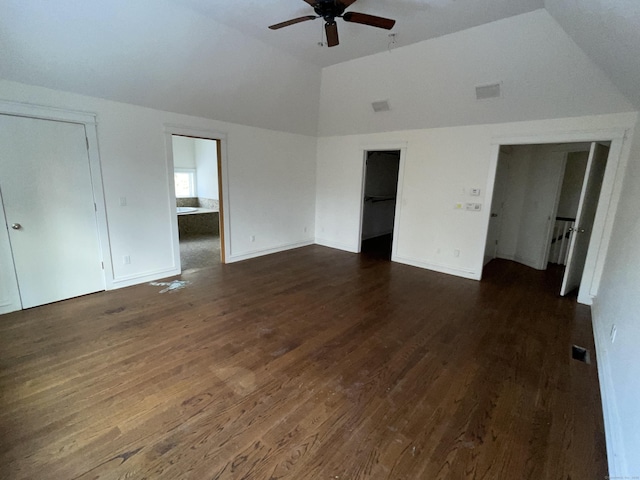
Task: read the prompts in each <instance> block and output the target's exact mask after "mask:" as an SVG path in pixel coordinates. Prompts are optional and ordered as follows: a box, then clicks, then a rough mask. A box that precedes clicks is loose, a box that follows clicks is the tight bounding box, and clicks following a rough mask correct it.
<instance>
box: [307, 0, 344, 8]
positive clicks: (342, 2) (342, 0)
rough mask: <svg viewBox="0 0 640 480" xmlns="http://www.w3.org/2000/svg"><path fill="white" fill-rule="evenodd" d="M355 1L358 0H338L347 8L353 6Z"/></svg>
mask: <svg viewBox="0 0 640 480" xmlns="http://www.w3.org/2000/svg"><path fill="white" fill-rule="evenodd" d="M305 1H306V0H305ZM355 2H356V0H338V3H341V4H342V5H343V6H344V8H347V7H349V6H351V5H353V4H354V3H355Z"/></svg>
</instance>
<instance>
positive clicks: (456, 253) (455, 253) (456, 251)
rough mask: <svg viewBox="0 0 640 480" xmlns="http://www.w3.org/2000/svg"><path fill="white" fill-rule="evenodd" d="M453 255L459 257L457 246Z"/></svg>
mask: <svg viewBox="0 0 640 480" xmlns="http://www.w3.org/2000/svg"><path fill="white" fill-rule="evenodd" d="M453 256H454V257H459V256H460V250H458V249H457V248H456V249H455V250H454V251H453Z"/></svg>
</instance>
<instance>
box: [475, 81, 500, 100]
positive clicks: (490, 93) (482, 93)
mask: <svg viewBox="0 0 640 480" xmlns="http://www.w3.org/2000/svg"><path fill="white" fill-rule="evenodd" d="M500 87H501V86H500V83H492V84H491V85H478V86H477V87H476V99H477V100H486V99H488V98H500V97H501V96H502V92H501V91H500Z"/></svg>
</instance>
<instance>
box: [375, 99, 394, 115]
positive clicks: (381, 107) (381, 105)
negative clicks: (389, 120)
mask: <svg viewBox="0 0 640 480" xmlns="http://www.w3.org/2000/svg"><path fill="white" fill-rule="evenodd" d="M371 106H372V107H373V111H374V112H376V113H378V112H388V111H389V110H391V107H389V100H381V101H379V102H373V103H372V104H371Z"/></svg>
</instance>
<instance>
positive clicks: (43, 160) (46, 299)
mask: <svg viewBox="0 0 640 480" xmlns="http://www.w3.org/2000/svg"><path fill="white" fill-rule="evenodd" d="M0 152H1V153H0V191H1V192H2V201H3V204H4V212H5V217H6V218H5V220H6V224H7V229H8V232H9V238H10V241H11V251H12V252H13V262H14V265H15V274H16V277H17V281H18V287H19V291H20V298H21V300H22V308H29V307H34V306H37V305H42V304H45V303H50V302H55V301H58V300H63V299H66V298H71V297H76V296H79V295H85V294H87V293H92V292H96V291H99V290H104V288H105V283H104V275H103V271H102V263H101V261H102V259H101V252H100V243H99V239H98V231H97V223H96V212H95V204H94V200H93V189H92V185H91V174H90V170H89V157H88V153H87V146H86V137H85V130H84V125H80V124H75V123H67V122H58V121H49V120H40V119H35V118H25V117H15V116H9V115H0Z"/></svg>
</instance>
